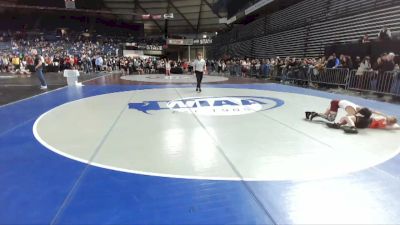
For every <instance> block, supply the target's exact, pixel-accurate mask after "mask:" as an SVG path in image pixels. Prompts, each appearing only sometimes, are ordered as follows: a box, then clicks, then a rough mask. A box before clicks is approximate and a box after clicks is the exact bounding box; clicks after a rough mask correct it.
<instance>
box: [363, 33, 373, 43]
mask: <svg viewBox="0 0 400 225" xmlns="http://www.w3.org/2000/svg"><path fill="white" fill-rule="evenodd" d="M370 42H371V41H370V40H369V36H368V34H365V35H364V36H363V37H362V38H361V43H362V44H368V43H370Z"/></svg>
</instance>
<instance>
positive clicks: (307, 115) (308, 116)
mask: <svg viewBox="0 0 400 225" xmlns="http://www.w3.org/2000/svg"><path fill="white" fill-rule="evenodd" d="M310 116H311V112H306V119H308V120H309V119H310Z"/></svg>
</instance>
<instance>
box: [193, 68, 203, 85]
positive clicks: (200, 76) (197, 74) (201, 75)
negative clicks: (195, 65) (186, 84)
mask: <svg viewBox="0 0 400 225" xmlns="http://www.w3.org/2000/svg"><path fill="white" fill-rule="evenodd" d="M195 73H196V78H197V86H196V87H197V88H201V81H202V80H203V72H199V71H195Z"/></svg>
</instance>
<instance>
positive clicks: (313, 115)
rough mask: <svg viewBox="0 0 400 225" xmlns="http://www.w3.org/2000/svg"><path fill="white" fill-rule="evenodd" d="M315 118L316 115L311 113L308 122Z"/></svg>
mask: <svg viewBox="0 0 400 225" xmlns="http://www.w3.org/2000/svg"><path fill="white" fill-rule="evenodd" d="M317 116H318V113H316V112H312V113H311V115H310V120H311V121H312V120H313V119H314V118H315V117H317Z"/></svg>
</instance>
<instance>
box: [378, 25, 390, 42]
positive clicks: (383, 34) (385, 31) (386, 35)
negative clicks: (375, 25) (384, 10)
mask: <svg viewBox="0 0 400 225" xmlns="http://www.w3.org/2000/svg"><path fill="white" fill-rule="evenodd" d="M378 39H379V40H380V41H387V40H390V39H392V33H391V32H390V30H389V28H387V27H386V26H385V27H383V28H382V29H381V30H380V31H379V34H378Z"/></svg>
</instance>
